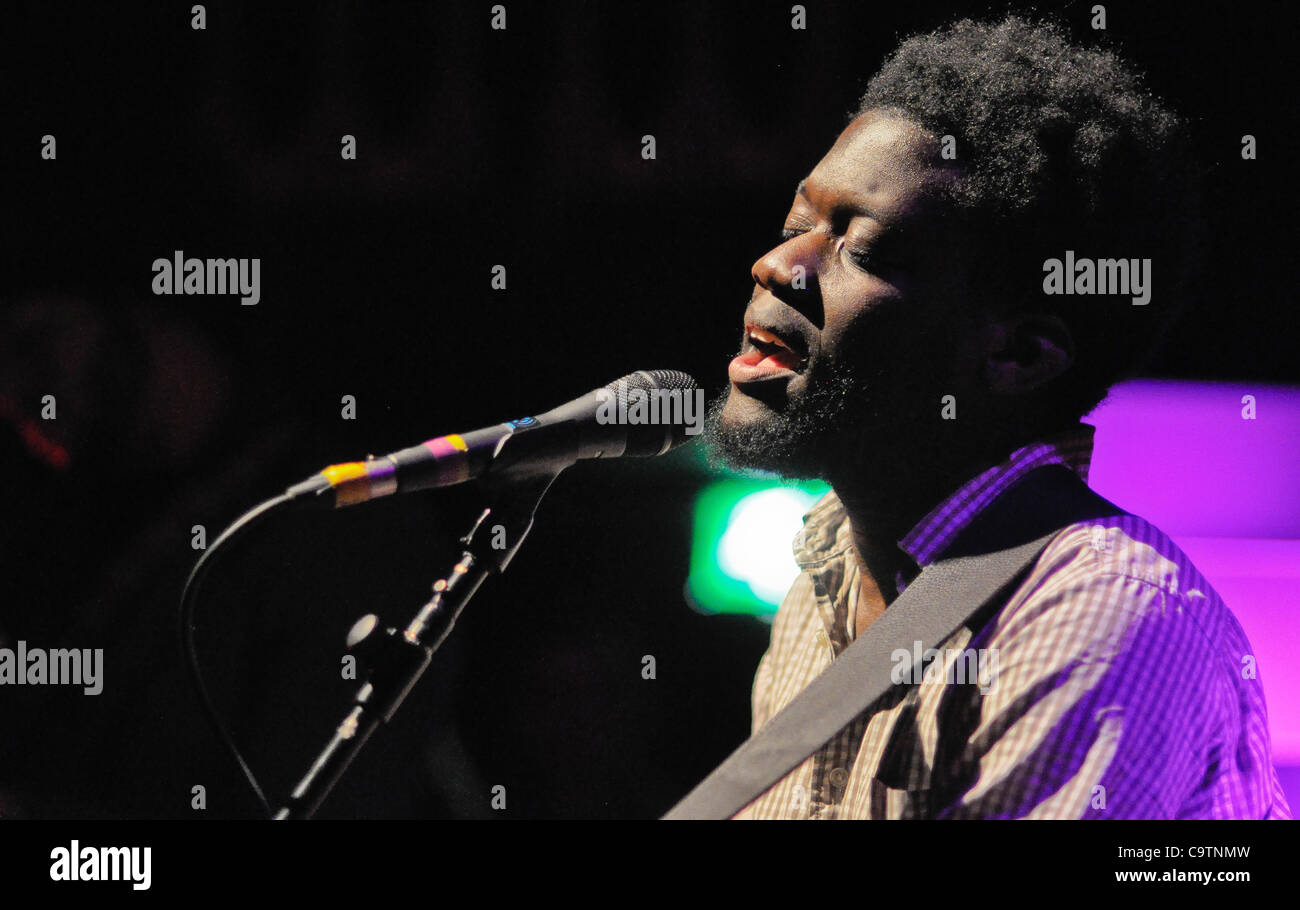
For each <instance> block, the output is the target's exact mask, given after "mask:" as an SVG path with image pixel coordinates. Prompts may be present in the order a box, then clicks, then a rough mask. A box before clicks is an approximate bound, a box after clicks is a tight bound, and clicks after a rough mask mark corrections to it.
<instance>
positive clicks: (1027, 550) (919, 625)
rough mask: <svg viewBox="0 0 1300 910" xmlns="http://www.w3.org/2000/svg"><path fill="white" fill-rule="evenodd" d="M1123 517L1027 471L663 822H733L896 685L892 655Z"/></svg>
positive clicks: (938, 633)
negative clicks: (1077, 537) (1059, 538)
mask: <svg viewBox="0 0 1300 910" xmlns="http://www.w3.org/2000/svg"><path fill="white" fill-rule="evenodd" d="M1123 514H1125V513H1124V510H1123V509H1120V508H1119V507H1118V506H1116V505H1114V504H1112V503H1110V502H1108V501H1107V500H1105V499H1103V498H1102V497H1100V496H1098V495H1097V494H1096V493H1094V492H1092V490H1090V489H1089V488H1088V486H1087V484H1085V483H1084V482H1083V480H1081V479H1080V478H1079V476H1078V475H1077V474H1075V473H1074V472H1073V471H1072V470H1070V469H1069V468H1067V467H1065V466H1063V465H1047V466H1044V467H1041V468H1035V469H1033V470H1032V471H1029V472H1028V473H1027V474H1026V475H1025V476H1024V477H1023V478H1021V479H1020V480H1019V481H1017V482H1016V483H1015V484H1013V485H1012V486H1010V487H1008V488H1007V489H1006V490H1005V491H1003V492H1002V494H1001V495H1000V496H998V497H997V499H995V500H994V501H993V503H992V504H991V505H989V506H988V507H987V508H986V509H984V510H983V511H982V512H980V513H979V514H978V515H977V516H976V517H975V518H974V520H973V521H972V522H971V524H970V525H968V526H967V527H966V528H965V529H964V530H963V531H962V533H961V534H960V535H958V537H957V539H956V540H955V541H954V542H953V544H952V545H951V546H950V547H949V548H948V549H947V550H946V551H944V553H943V558H942V559H940V560H939V561H937V562H935V563H934V564H933V565H930V566H927V567H926V568H924V569H922V570H921V573H920V574H919V575H917V577H916V578H915V579H914V580H913V581H912V583H911V584H910V585H908V587H907V589H906V590H905V591H904V592H903V593H902V594H901V595H899V596H898V598H897V599H896V600H894V602H893V603H891V604H890V605H889V606H888V608H887V609H886V610H885V612H884V613H883V614H882V615H881V616H880V618H878V619H877V620H876V621H875V622H873V623H872V624H871V625H870V626H868V627H867V629H866V630H865V631H864V632H863V634H862V635H861V636H860V637H859V638H858V639H857V640H856V641H854V642H853V643H852V644H851V645H850V646H849V647H848V648H846V649H845V650H844V652H843V653H842V654H840V655H839V657H838V658H836V659H835V660H834V661H832V662H831V665H830V666H829V667H827V668H826V669H825V670H824V671H823V672H822V673H821V674H820V675H819V676H817V677H816V678H815V679H814V680H813V681H812V682H811V683H809V684H808V686H807V688H805V689H804V690H803V691H802V692H800V693H799V694H798V695H797V696H796V697H795V698H794V699H793V700H792V701H791V702H790V704H788V705H787V706H786V707H785V708H784V709H783V710H781V711H779V712H778V713H777V714H776V715H775V716H774V717H772V718H771V719H770V720H769V721H768V722H767V723H766V724H764V725H763V727H762V728H761V729H760V730H759V731H758V732H757V733H755V734H754V735H753V736H751V737H750V738H749V739H748V740H746V741H745V742H744V743H742V744H741V745H740V747H739V748H737V749H736V751H735V752H733V753H732V754H731V755H730V756H729V757H728V758H727V759H726V760H725V761H724V762H723V763H722V764H721V765H719V766H718V767H717V768H716V769H715V770H714V771H713V773H711V774H710V775H709V776H708V777H706V778H705V779H704V780H703V781H702V782H701V783H700V784H699V785H698V786H696V787H695V789H693V790H692V791H691V792H690V793H688V794H687V795H686V797H685V798H684V799H683V800H682V801H681V802H679V803H678V804H677V805H676V806H675V807H673V809H672V810H671V811H670V812H669V813H668V814H667V815H665V816H664V818H665V819H667V820H678V819H725V818H731V817H732V816H733V815H735V814H736V813H737V812H739V811H740V810H741V809H743V808H744V807H745V806H747V805H749V804H750V803H751V802H753V801H754V800H755V799H757V798H758V797H759V796H761V795H762V794H763V793H764V792H766V791H767V790H768V789H769V788H770V787H771V786H772V785H773V784H775V783H776V782H777V781H779V780H781V778H783V777H785V775H786V774H788V773H789V772H790V771H791V770H793V769H794V768H796V767H798V766H799V765H800V764H801V763H802V762H803V761H804V760H805V759H806V758H808V756H810V755H812V754H813V753H815V752H816V751H817V750H818V749H820V748H821V747H822V746H824V745H825V744H826V743H827V742H828V741H830V739H831V738H832V737H834V736H835V735H836V734H837V733H839V731H840V730H842V729H843V728H844V727H846V726H848V725H849V724H850V723H852V722H853V720H854V719H855V718H856V717H858V716H859V715H860V714H862V712H863V711H865V710H866V709H868V708H870V707H871V705H872V704H873V703H874V702H876V701H877V700H879V699H880V697H881V696H883V695H885V694H886V693H887V692H888V691H889V690H890V687H891V686H893V685H895V683H894V682H893V681H892V672H893V667H894V661H893V660H892V655H893V653H894V652H895V650H898V649H902V650H904V651H906V652H907V653H909V654H911V653H913V649H914V647H915V643H916V642H917V641H920V642H921V651H922V653H924V652H925V651H926V650H927V649H930V648H937V647H938V646H939V645H940V644H942V643H943V642H944V641H945V640H946V639H947V638H949V637H950V636H951V635H952V634H953V633H954V632H956V631H957V630H958V629H959V628H961V627H962V625H963V624H965V623H966V622H967V621H968V620H970V619H971V618H972V617H973V616H975V615H976V614H978V613H980V611H981V609H982V608H984V607H985V606H991V605H994V604H995V601H998V600H999V598H1000V596H1002V595H1004V594H1005V595H1009V594H1010V592H1011V586H1012V585H1013V584H1014V583H1018V582H1019V580H1020V579H1021V578H1022V577H1023V576H1024V575H1026V574H1027V573H1028V571H1029V570H1030V568H1031V567H1032V566H1033V565H1034V563H1035V562H1037V560H1038V557H1039V555H1040V554H1041V553H1042V552H1043V550H1044V549H1045V548H1046V547H1047V545H1048V544H1049V543H1050V542H1051V540H1052V538H1054V537H1055V536H1056V535H1057V534H1058V533H1059V532H1060V531H1061V530H1063V529H1064V528H1066V527H1068V526H1069V525H1072V524H1076V523H1078V522H1082V521H1088V520H1090V519H1094V518H1102V517H1105V516H1112V515H1123ZM1001 602H1005V599H1003V600H1002V601H1001ZM999 609H1000V607H999ZM988 615H989V616H991V615H993V614H992V612H988Z"/></svg>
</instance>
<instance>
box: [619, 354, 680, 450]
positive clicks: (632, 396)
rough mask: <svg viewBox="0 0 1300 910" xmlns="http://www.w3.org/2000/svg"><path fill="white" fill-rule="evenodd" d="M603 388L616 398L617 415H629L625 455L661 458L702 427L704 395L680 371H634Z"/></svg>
mask: <svg viewBox="0 0 1300 910" xmlns="http://www.w3.org/2000/svg"><path fill="white" fill-rule="evenodd" d="M605 388H607V389H609V390H610V391H612V392H613V393H614V394H615V395H616V396H618V405H619V413H621V414H627V415H629V419H628V421H627V423H628V426H627V448H626V449H625V450H624V452H623V454H624V455H633V456H641V455H662V454H663V453H664V452H667V451H668V450H669V449H671V448H674V447H675V446H679V445H681V444H682V443H684V442H686V440H688V439H690V438H691V437H692V436H694V435H696V434H698V433H699V431H700V429H701V428H702V427H703V421H704V392H703V390H701V389H700V384H699V383H698V382H696V381H695V380H694V379H693V378H692V377H691V376H689V375H688V374H686V373H683V372H681V371H680V370H637V371H636V372H635V373H628V374H627V375H626V376H624V377H623V378H621V379H615V380H614V381H613V382H611V383H610V384H609V385H607V386H605ZM635 415H640V416H639V417H636V416H635ZM687 429H691V432H690V433H687Z"/></svg>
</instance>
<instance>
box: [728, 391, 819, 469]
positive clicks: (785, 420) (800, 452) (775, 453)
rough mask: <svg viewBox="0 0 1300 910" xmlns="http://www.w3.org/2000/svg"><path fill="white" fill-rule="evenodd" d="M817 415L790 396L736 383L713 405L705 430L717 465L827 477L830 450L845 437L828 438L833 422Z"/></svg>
mask: <svg viewBox="0 0 1300 910" xmlns="http://www.w3.org/2000/svg"><path fill="white" fill-rule="evenodd" d="M782 405H784V406H782ZM817 416H818V415H816V414H815V413H807V412H802V411H800V410H799V409H797V408H791V407H789V402H787V401H786V400H785V399H784V396H781V400H780V404H778V402H777V401H770V400H765V399H763V398H758V397H755V396H753V395H750V394H747V393H746V392H743V391H741V390H740V389H738V388H736V387H735V386H730V387H729V388H728V389H727V391H726V392H724V393H723V394H722V395H721V396H719V397H718V398H717V399H715V400H714V402H713V403H712V404H711V405H710V407H709V413H708V417H707V420H706V422H705V431H704V441H705V447H706V450H707V452H708V456H709V460H710V462H712V463H713V465H714V466H715V467H721V468H729V469H732V470H759V471H770V472H772V473H775V474H779V475H781V476H782V477H788V478H792V479H793V478H809V477H824V476H825V474H826V473H827V470H826V469H827V465H826V464H825V463H824V461H825V456H826V455H827V454H828V452H830V451H833V450H834V449H835V448H837V445H836V444H837V443H838V444H842V438H841V439H839V440H832V439H830V438H828V435H827V431H828V430H830V426H829V425H828V422H826V421H824V420H818V419H816V418H817ZM823 416H824V415H823ZM831 435H834V434H833V432H832V434H831Z"/></svg>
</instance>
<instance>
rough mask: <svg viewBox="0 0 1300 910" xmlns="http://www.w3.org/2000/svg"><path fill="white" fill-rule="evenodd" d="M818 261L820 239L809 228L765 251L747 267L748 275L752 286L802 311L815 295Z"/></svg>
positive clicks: (819, 256) (814, 298) (813, 299)
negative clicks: (751, 277) (748, 269)
mask: <svg viewBox="0 0 1300 910" xmlns="http://www.w3.org/2000/svg"><path fill="white" fill-rule="evenodd" d="M820 262H821V241H820V240H819V239H818V235H817V232H815V231H809V232H807V233H804V234H798V235H796V236H794V237H791V238H790V239H789V240H786V241H785V242H783V243H781V244H779V245H778V246H775V247H773V248H772V249H770V250H768V252H767V253H766V254H764V255H763V256H761V257H759V259H758V261H757V262H755V263H754V265H753V266H752V267H751V268H750V274H751V275H752V276H753V279H754V283H755V284H756V285H758V286H759V287H761V288H763V289H764V290H766V291H767V292H768V293H770V294H772V295H773V296H775V297H777V298H779V299H780V300H781V301H782V302H783V303H786V304H788V305H789V306H792V307H794V308H795V309H798V310H804V309H806V308H807V307H808V306H809V305H811V304H812V303H813V302H814V301H815V300H816V298H817V270H818V267H819V265H820ZM805 315H807V314H806V313H805Z"/></svg>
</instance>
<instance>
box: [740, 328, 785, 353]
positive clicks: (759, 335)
mask: <svg viewBox="0 0 1300 910" xmlns="http://www.w3.org/2000/svg"><path fill="white" fill-rule="evenodd" d="M748 331H749V337H750V338H751V339H752V340H754V341H758V342H762V343H763V344H774V345H776V346H778V347H782V348H785V349H786V350H787V351H789V350H790V346H789V345H788V344H786V343H785V342H784V341H782V340H781V339H780V338H777V337H776V336H775V335H773V334H772V333H771V332H765V331H763V330H762V329H760V328H758V327H757V326H749V329H748Z"/></svg>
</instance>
